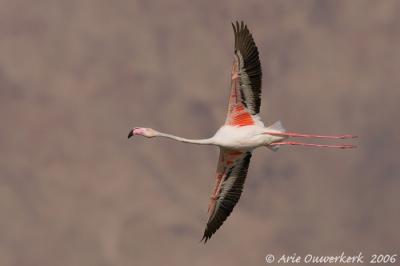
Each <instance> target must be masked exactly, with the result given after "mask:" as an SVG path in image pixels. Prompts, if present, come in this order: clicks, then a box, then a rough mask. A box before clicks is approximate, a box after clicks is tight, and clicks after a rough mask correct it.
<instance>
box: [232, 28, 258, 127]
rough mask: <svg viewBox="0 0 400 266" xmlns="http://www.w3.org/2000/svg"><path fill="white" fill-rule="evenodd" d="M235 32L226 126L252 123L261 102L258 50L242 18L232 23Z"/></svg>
mask: <svg viewBox="0 0 400 266" xmlns="http://www.w3.org/2000/svg"><path fill="white" fill-rule="evenodd" d="M232 26H233V32H234V34H235V55H234V61H233V65H232V73H231V93H230V96H229V107H228V114H227V118H226V121H225V124H227V125H233V126H246V125H254V124H255V122H256V121H255V117H254V116H255V115H257V114H258V113H259V112H260V104H261V76H262V72H261V64H260V59H259V57H258V49H257V46H256V44H255V43H254V40H253V37H252V35H251V33H250V32H249V30H248V29H247V25H245V24H244V23H243V21H242V22H241V23H240V24H239V22H236V25H235V24H233V23H232Z"/></svg>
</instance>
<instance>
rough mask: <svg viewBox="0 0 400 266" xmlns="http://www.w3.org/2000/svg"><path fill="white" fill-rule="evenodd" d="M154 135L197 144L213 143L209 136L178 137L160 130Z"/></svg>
mask: <svg viewBox="0 0 400 266" xmlns="http://www.w3.org/2000/svg"><path fill="white" fill-rule="evenodd" d="M156 136H157V137H164V138H169V139H173V140H176V141H180V142H186V143H192V144H198V145H215V143H214V141H213V138H209V139H185V138H181V137H178V136H174V135H171V134H166V133H161V132H158V134H157V135H156Z"/></svg>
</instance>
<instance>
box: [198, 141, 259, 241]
mask: <svg viewBox="0 0 400 266" xmlns="http://www.w3.org/2000/svg"><path fill="white" fill-rule="evenodd" d="M250 158H251V152H239V151H230V150H225V149H221V150H220V157H219V162H218V168H217V179H216V184H215V188H214V193H213V195H212V196H211V201H210V204H209V206H208V214H209V219H208V222H207V226H206V229H205V230H204V235H203V238H202V240H204V243H205V242H207V240H208V239H210V238H211V236H212V235H213V234H214V233H215V232H216V231H217V230H218V228H220V227H221V225H222V224H223V223H224V221H225V220H226V218H227V217H228V216H229V215H230V214H231V212H232V210H233V208H234V207H235V205H236V203H237V202H238V201H239V198H240V195H241V194H242V190H243V184H244V181H245V179H246V176H247V170H248V168H249V163H250Z"/></svg>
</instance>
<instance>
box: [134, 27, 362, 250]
mask: <svg viewBox="0 0 400 266" xmlns="http://www.w3.org/2000/svg"><path fill="white" fill-rule="evenodd" d="M232 26H233V32H234V35H235V50H234V61H233V66H232V71H231V91H230V96H229V103H228V114H227V117H226V120H225V124H224V125H223V126H222V127H221V128H220V129H219V130H218V131H217V132H216V133H215V135H214V136H213V137H211V138H208V139H186V138H182V137H178V136H174V135H170V134H166V133H162V132H158V131H156V130H154V129H151V128H143V127H135V128H133V129H132V130H131V131H130V132H129V135H128V138H130V137H132V136H134V135H141V136H144V137H147V138H152V137H165V138H169V139H173V140H176V141H179V142H186V143H193V144H200V145H214V146H218V147H219V149H220V154H219V160H218V166H217V173H216V181H215V186H214V189H213V192H212V195H211V199H210V203H209V205H208V216H209V217H208V222H207V225H206V228H205V231H204V235H203V238H202V240H204V243H206V242H207V240H208V239H210V238H211V236H212V235H213V234H214V233H215V232H216V231H217V230H218V229H219V227H220V226H221V225H222V224H223V223H224V221H225V220H226V218H227V217H228V216H229V215H230V214H231V212H232V210H233V208H234V207H235V205H236V203H237V202H238V201H239V198H240V195H241V194H242V190H243V184H244V181H245V179H246V175H247V169H248V167H249V162H250V158H251V155H252V151H253V150H254V149H255V148H258V147H267V148H270V149H271V150H274V151H275V150H277V149H278V148H279V147H280V146H283V145H302V146H312V147H329V148H340V149H347V148H355V146H354V145H349V144H343V145H328V144H313V143H304V142H296V141H288V139H289V138H290V137H300V138H319V139H349V138H355V137H356V136H352V135H334V136H322V135H311V134H300V133H292V132H287V131H286V130H285V129H284V127H283V126H282V124H281V122H280V121H278V122H275V123H274V124H273V125H271V126H269V127H265V126H264V124H263V122H262V121H261V119H260V117H259V116H258V113H259V112H260V104H261V98H260V96H261V76H262V74H261V65H260V60H259V57H258V50H257V47H256V45H255V43H254V40H253V37H252V35H251V33H250V32H249V30H248V29H247V25H245V24H244V23H243V21H242V22H241V23H240V24H239V22H236V25H235V24H233V23H232Z"/></svg>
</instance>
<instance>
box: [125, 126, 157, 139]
mask: <svg viewBox="0 0 400 266" xmlns="http://www.w3.org/2000/svg"><path fill="white" fill-rule="evenodd" d="M157 133H158V132H157V131H155V130H154V129H152V128H145V127H134V128H133V129H132V130H131V131H130V132H129V134H128V139H129V138H130V137H132V136H136V135H140V136H144V137H146V138H152V137H155V136H156V135H157Z"/></svg>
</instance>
